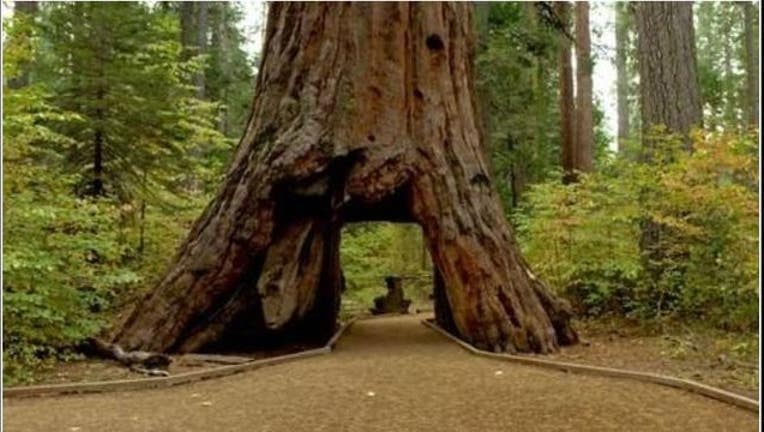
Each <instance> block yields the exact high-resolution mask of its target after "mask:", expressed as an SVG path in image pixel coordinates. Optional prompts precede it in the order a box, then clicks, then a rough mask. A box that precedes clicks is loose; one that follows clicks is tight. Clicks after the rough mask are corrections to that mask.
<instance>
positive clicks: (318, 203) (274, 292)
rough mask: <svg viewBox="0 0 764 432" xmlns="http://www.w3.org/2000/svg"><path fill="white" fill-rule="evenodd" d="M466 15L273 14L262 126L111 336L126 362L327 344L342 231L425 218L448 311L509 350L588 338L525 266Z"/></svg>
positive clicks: (318, 10) (441, 11)
mask: <svg viewBox="0 0 764 432" xmlns="http://www.w3.org/2000/svg"><path fill="white" fill-rule="evenodd" d="M472 19H473V18H472V10H471V6H470V5H469V4H467V3H458V4H446V3H426V4H424V3H421V4H420V3H363V4H362V3H340V4H329V3H273V4H272V5H271V6H270V11H269V16H268V27H267V30H266V38H265V50H264V53H265V54H264V58H263V61H262V65H261V67H260V73H259V74H258V83H257V89H256V95H255V101H254V106H253V112H252V116H251V118H250V121H249V124H248V126H247V129H246V132H245V134H244V137H243V138H242V140H241V142H240V143H239V147H238V149H237V151H236V154H235V156H234V159H233V161H232V164H231V166H230V168H229V171H228V174H227V177H226V179H225V182H224V184H223V186H222V187H221V189H220V190H219V192H218V194H217V196H216V198H215V199H214V200H213V201H212V202H211V203H210V205H209V206H208V207H207V209H206V210H205V212H204V214H203V215H202V216H201V217H200V218H199V219H198V220H197V222H196V224H195V226H194V228H193V229H192V230H191V233H190V234H189V236H188V238H187V239H186V241H185V243H184V244H183V245H182V247H181V248H180V250H179V252H178V254H177V256H176V257H175V259H174V262H173V264H172V265H171V266H170V269H169V270H168V271H167V273H166V274H165V275H164V277H163V278H162V279H161V281H160V282H159V284H158V285H157V286H156V287H154V289H153V290H151V291H150V292H149V293H148V294H147V296H146V297H145V298H144V299H143V300H142V301H141V302H140V303H139V304H138V305H137V307H136V308H135V310H134V312H133V313H132V314H131V315H130V317H129V318H128V319H127V320H126V322H125V323H124V325H123V326H122V327H121V329H120V330H119V332H118V333H117V334H116V337H115V338H114V340H115V342H116V343H118V344H119V345H120V346H122V347H124V348H125V349H128V350H135V349H141V350H145V351H152V352H166V351H181V352H188V351H197V350H204V349H205V348H206V349H209V347H211V346H220V345H222V344H225V343H231V344H239V343H243V342H259V341H265V340H276V341H283V340H284V338H285V337H286V335H287V334H299V335H301V336H303V337H306V338H310V339H312V340H316V341H325V340H326V338H328V337H329V334H330V333H331V331H332V330H333V329H334V328H335V325H336V319H337V312H338V308H339V296H340V292H341V285H342V274H341V269H340V263H339V252H338V248H339V242H340V229H341V227H342V224H343V223H345V222H352V221H361V220H390V221H400V222H408V221H411V222H416V223H418V224H419V225H420V226H421V227H422V229H423V233H424V235H425V237H426V242H427V245H428V249H429V251H430V255H431V257H432V260H433V265H434V267H435V270H436V274H437V275H438V277H440V278H441V281H442V284H440V291H438V288H437V287H438V283H437V282H436V297H437V293H438V292H442V294H443V295H442V296H441V300H444V301H445V303H444V302H443V301H437V300H436V308H437V309H438V310H437V311H436V316H438V317H439V321H441V322H443V323H445V324H446V325H447V324H448V322H449V321H450V322H452V323H453V326H452V328H453V329H454V331H455V332H456V333H458V334H459V335H461V337H463V338H464V339H465V340H467V341H469V342H472V343H474V344H476V345H478V346H481V347H484V348H490V349H495V350H507V351H511V352H515V351H523V352H526V351H535V352H550V351H554V350H555V349H557V347H559V346H560V345H562V344H568V343H573V342H575V341H576V339H577V337H576V333H575V332H574V331H573V329H572V328H571V326H570V323H569V318H570V309H569V307H568V305H567V303H565V302H564V301H562V300H560V299H558V298H556V297H555V296H553V295H552V294H551V293H550V292H549V291H548V290H547V288H546V287H545V286H544V285H543V284H542V283H541V282H540V281H539V280H538V279H537V278H536V277H535V276H534V275H533V273H532V272H531V270H530V269H529V267H528V265H527V264H526V263H525V262H524V261H523V259H522V257H521V256H520V252H519V248H518V247H517V245H516V243H515V242H514V240H513V237H512V233H511V231H510V228H509V225H508V224H507V221H506V219H505V217H504V214H503V212H502V209H501V205H500V203H499V199H498V196H497V194H496V192H495V189H494V186H493V184H492V180H491V178H490V172H489V170H488V161H487V160H486V159H485V156H484V154H483V151H482V147H481V143H480V134H479V119H478V117H477V115H476V110H475V105H476V101H475V99H474V85H473V84H474V83H473V70H472V50H473V45H474V34H473V29H474V26H473V21H472Z"/></svg>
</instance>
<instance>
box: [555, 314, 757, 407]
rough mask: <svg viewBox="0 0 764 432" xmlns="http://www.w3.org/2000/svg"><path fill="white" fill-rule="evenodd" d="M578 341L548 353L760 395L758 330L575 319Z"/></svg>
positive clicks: (563, 358)
mask: <svg viewBox="0 0 764 432" xmlns="http://www.w3.org/2000/svg"><path fill="white" fill-rule="evenodd" d="M576 328H577V329H578V330H579V333H580V335H581V339H582V343H580V344H577V345H574V346H571V347H564V348H563V349H562V350H561V352H559V353H557V354H553V355H551V356H550V357H551V358H552V359H554V360H560V361H567V362H571V363H582V364H590V365H595V366H607V367H613V368H619V369H630V370H637V371H642V372H651V373H657V374H662V375H670V376H675V377H679V378H685V379H691V380H693V381H697V382H701V383H704V384H708V385H711V386H715V387H719V388H722V389H725V390H728V391H731V392H735V393H738V394H741V395H743V396H747V397H750V398H753V399H758V393H759V374H758V364H759V357H758V355H759V345H758V335H757V334H741V333H731V332H719V331H715V330H711V329H707V328H702V327H695V328H690V327H687V326H681V325H677V324H674V325H670V326H667V327H665V328H663V329H656V328H650V327H646V326H644V325H637V324H634V323H630V322H628V321H625V320H623V319H604V318H599V319H592V320H587V321H582V322H578V323H577V326H576Z"/></svg>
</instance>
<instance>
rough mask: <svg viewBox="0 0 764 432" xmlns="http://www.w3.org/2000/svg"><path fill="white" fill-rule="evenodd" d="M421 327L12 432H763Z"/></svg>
mask: <svg viewBox="0 0 764 432" xmlns="http://www.w3.org/2000/svg"><path fill="white" fill-rule="evenodd" d="M425 316H426V315H413V314H412V315H408V316H397V317H385V318H380V319H372V320H363V321H359V322H357V323H356V324H355V325H354V326H353V327H352V328H351V329H350V330H349V331H348V332H347V334H346V335H345V336H344V337H343V338H342V339H341V340H340V341H339V343H338V345H337V347H336V351H335V352H333V353H332V354H329V355H326V356H320V357H315V358H312V359H310V360H301V361H295V362H290V363H284V364H279V365H275V366H270V367H267V368H264V369H260V370H256V371H252V372H247V373H242V374H239V375H234V376H230V377H225V378H220V379H215V380H210V381H202V382H196V383H192V384H189V385H183V386H178V387H173V388H166V389H157V390H145V391H129V392H120V393H104V394H91V395H71V396H64V397H49V398H37V399H4V401H3V405H4V414H5V415H4V418H3V426H4V427H5V429H4V430H8V431H29V432H37V431H56V430H60V431H72V432H75V431H79V432H87V431H102V430H109V431H111V432H119V431H168V432H169V431H208V430H225V431H232V432H235V431H250V430H263V431H321V430H326V431H388V430H400V431H417V430H483V431H500V430H502V431H503V430H507V429H513V430H534V431H538V430H555V431H561V430H571V431H577V430H589V431H593V430H623V429H624V428H628V430H632V431H636V430H645V431H656V430H666V431H674V430H698V431H703V430H707V431H719V430H734V431H747V430H751V431H754V430H756V429H757V415H756V414H755V413H752V412H749V411H746V410H742V409H740V408H736V407H733V406H730V405H727V404H724V403H721V402H718V401H715V400H712V399H709V398H705V397H703V396H699V395H696V394H691V393H688V392H685V391H681V390H677V389H672V388H667V387H662V386H658V385H653V384H646V383H639V382H634V381H629V380H619V379H613V378H602V377H594V376H587V375H581V374H570V373H563V372H557V371H550V370H545V369H539V368H535V367H530V366H522V365H517V364H511V363H506V362H502V361H499V360H493V359H486V358H481V357H476V356H473V355H471V354H469V353H467V352H466V351H464V350H463V349H461V348H459V347H458V346H456V345H455V344H453V343H451V342H448V341H447V340H446V339H445V338H443V337H442V336H440V335H438V334H436V333H435V332H433V331H432V330H429V329H427V328H425V327H424V326H422V325H421V324H420V320H421V319H422V318H424V317H425ZM590 346H594V345H590Z"/></svg>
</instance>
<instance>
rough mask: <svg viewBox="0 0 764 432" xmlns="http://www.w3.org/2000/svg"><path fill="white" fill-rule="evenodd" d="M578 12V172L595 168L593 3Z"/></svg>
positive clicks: (583, 4) (582, 3)
mask: <svg viewBox="0 0 764 432" xmlns="http://www.w3.org/2000/svg"><path fill="white" fill-rule="evenodd" d="M575 12H576V146H575V157H574V161H575V165H574V167H573V168H574V169H575V170H576V171H580V172H589V171H591V170H592V169H594V117H593V114H592V110H593V108H592V105H593V102H592V97H593V96H592V93H593V90H592V58H591V51H592V42H591V35H590V34H589V2H588V1H578V2H576V6H575Z"/></svg>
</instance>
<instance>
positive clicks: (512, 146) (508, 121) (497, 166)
mask: <svg viewBox="0 0 764 432" xmlns="http://www.w3.org/2000/svg"><path fill="white" fill-rule="evenodd" d="M487 26H488V28H487V31H484V32H483V35H484V36H483V40H482V41H481V45H480V49H479V52H478V57H477V62H476V69H477V72H478V82H477V86H478V88H479V89H480V90H481V92H480V94H479V95H480V97H482V98H485V99H487V101H484V106H487V108H488V117H489V119H488V130H489V133H490V135H489V136H488V143H489V148H490V150H491V158H492V162H493V166H494V176H495V178H496V179H497V180H498V181H497V186H498V190H499V193H500V195H501V196H502V200H503V202H504V203H505V205H506V207H507V208H512V207H513V206H514V205H516V204H517V202H518V201H519V198H520V195H521V194H522V191H523V190H524V188H525V185H526V184H530V183H535V182H539V181H543V180H545V179H548V178H549V176H550V174H551V171H552V170H553V169H554V167H555V166H556V165H558V163H559V127H558V125H559V113H558V110H557V95H556V89H557V75H556V70H557V67H556V64H557V63H556V61H557V45H556V39H557V37H558V36H557V33H555V31H554V30H553V29H551V28H549V27H548V26H546V25H544V24H543V23H542V22H541V21H540V19H539V17H538V11H537V10H536V8H535V6H534V5H533V4H531V3H491V4H490V9H489V11H488V23H487Z"/></svg>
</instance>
